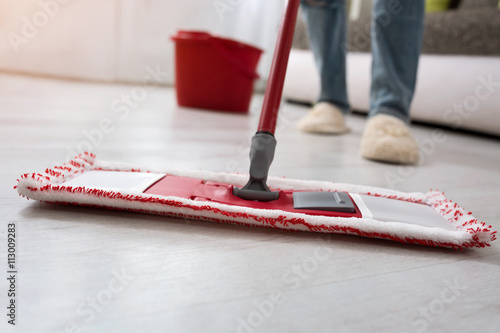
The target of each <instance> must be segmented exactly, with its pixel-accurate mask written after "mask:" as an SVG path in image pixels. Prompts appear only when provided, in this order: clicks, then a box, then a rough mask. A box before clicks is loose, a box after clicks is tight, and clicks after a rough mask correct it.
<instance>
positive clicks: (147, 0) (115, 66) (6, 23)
mask: <svg viewBox="0 0 500 333" xmlns="http://www.w3.org/2000/svg"><path fill="white" fill-rule="evenodd" d="M283 3H284V1H283V0H274V1H266V0H187V1H178V0H177V1H173V0H144V1H134V0H107V1H106V0H101V1H99V0H23V1H22V2H19V1H12V0H0V70H2V69H3V70H8V71H18V72H26V73H35V74H42V75H53V76H61V77H69V78H78V79H90V80H103V81H130V82H134V81H140V80H142V78H143V76H144V75H145V73H146V68H147V67H148V66H149V67H153V68H154V67H156V66H158V65H159V66H160V68H161V69H162V71H165V72H168V73H171V75H169V76H168V78H167V79H165V80H164V82H165V83H172V82H173V77H174V76H173V64H174V59H173V50H174V45H173V42H171V41H170V39H169V36H171V35H173V34H175V32H176V31H177V30H179V29H196V30H206V31H209V32H212V33H215V34H219V35H222V36H226V37H231V38H236V39H239V40H241V41H244V42H248V43H251V44H253V45H255V46H258V47H261V48H263V49H264V50H265V51H266V53H265V56H264V57H263V58H262V61H261V64H260V66H259V73H260V74H261V76H264V77H265V76H266V75H267V72H268V70H269V66H270V62H271V56H272V50H273V48H274V43H275V39H276V36H277V29H278V24H279V20H280V17H281V11H282V7H283Z"/></svg>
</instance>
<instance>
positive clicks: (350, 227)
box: [15, 0, 496, 249]
mask: <svg viewBox="0 0 500 333" xmlns="http://www.w3.org/2000/svg"><path fill="white" fill-rule="evenodd" d="M298 7H299V0H290V1H288V3H287V6H286V9H285V14H284V16H283V19H282V23H281V28H280V33H279V36H278V42H277V46H276V50H275V53H274V58H273V63H272V67H271V73H270V76H269V83H268V86H267V89H266V94H265V98H264V102H263V107H262V113H261V117H260V121H259V126H258V130H257V133H256V134H255V135H254V136H253V138H252V141H251V148H250V172H249V175H241V174H228V173H216V172H208V171H186V170H168V169H165V170H153V169H150V168H147V167H146V168H144V167H138V166H131V165H126V164H122V163H116V162H104V161H99V160H97V159H96V158H95V155H94V154H91V153H83V154H80V155H79V156H76V157H75V158H74V159H73V160H71V161H69V162H68V163H66V164H63V165H61V166H56V167H54V168H52V169H46V170H45V171H44V172H40V173H32V174H24V175H22V176H21V178H20V179H19V180H18V183H17V186H16V187H15V188H17V191H18V192H19V194H20V195H22V196H25V197H27V198H31V199H35V200H40V201H44V202H49V203H59V204H74V205H82V206H91V207H105V208H109V209H118V210H126V211H132V212H141V213H150V214H159V215H166V216H173V217H180V218H187V219H196V220H204V221H212V222H219V223H232V224H239V225H244V226H260V227H269V228H275V229H284V230H294V231H311V232H322V233H340V234H350V235H359V236H364V237H374V238H382V239H388V240H393V241H398V242H402V243H410V244H421V245H428V246H441V247H450V248H454V249H461V248H468V247H485V246H489V243H490V242H491V241H493V240H495V239H496V235H495V234H496V231H492V228H491V226H489V225H486V224H485V223H484V222H479V221H478V220H477V219H475V218H474V217H473V216H472V214H471V213H470V212H467V211H466V210H464V209H463V208H461V207H460V206H459V205H457V204H456V203H453V202H451V201H450V200H448V199H447V198H446V197H445V196H444V194H443V193H441V192H439V191H430V192H428V193H427V194H424V193H403V192H398V191H393V190H389V189H383V188H375V187H369V186H363V185H351V184H341V183H331V182H318V181H303V180H291V179H284V178H275V177H268V171H269V167H270V165H271V163H272V160H273V157H274V151H275V147H276V139H275V137H274V131H275V127H276V120H277V117H278V111H279V105H280V101H281V94H282V90H283V82H284V77H285V72H286V66H287V62H288V55H289V52H290V48H291V42H292V37H293V31H294V25H295V21H296V17H297V11H298Z"/></svg>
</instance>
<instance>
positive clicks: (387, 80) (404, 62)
mask: <svg viewBox="0 0 500 333" xmlns="http://www.w3.org/2000/svg"><path fill="white" fill-rule="evenodd" d="M424 14H425V4H424V0H375V2H374V5H373V18H372V32H371V41H372V43H371V47H372V54H373V61H372V85H371V92H370V113H369V115H370V116H374V115H376V114H387V115H390V116H394V117H397V118H399V119H401V120H402V121H404V122H406V123H409V120H410V103H411V100H412V98H413V92H414V90H415V82H416V78H417V67H418V59H419V56H420V50H421V47H422V36H423V22H424Z"/></svg>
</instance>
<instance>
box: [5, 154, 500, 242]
mask: <svg viewBox="0 0 500 333" xmlns="http://www.w3.org/2000/svg"><path fill="white" fill-rule="evenodd" d="M95 170H99V171H122V172H142V173H162V174H166V175H174V176H181V177H192V178H200V179H203V180H206V181H218V182H222V183H227V184H233V185H236V186H242V185H244V184H245V183H246V181H247V180H248V176H247V175H243V174H229V173H216V172H208V171H186V170H184V171H181V170H161V171H159V170H151V169H143V168H137V167H132V166H130V165H126V164H123V163H114V162H104V161H98V160H96V159H95V155H94V154H91V153H83V154H80V155H79V156H77V157H75V158H74V159H73V160H71V161H69V162H67V163H66V164H63V165H61V166H56V167H54V168H52V169H46V170H45V172H43V173H31V174H30V173H27V174H24V175H22V176H21V178H20V179H18V183H17V186H15V188H17V191H18V192H19V194H20V195H22V196H24V197H27V198H31V199H35V200H40V201H44V202H48V203H58V204H74V205H82V206H93V207H105V208H109V209H118V210H126V211H132V212H140V213H149V214H158V215H166V216H173V217H179V218H187V219H195V220H204V221H212V222H219V223H232V224H238V225H244V226H249V227H250V226H252V227H253V226H260V227H269V228H276V229H284V230H295V231H312V232H323V233H339V234H350V235H358V236H364V237H373V238H382V239H388V240H392V241H397V242H401V243H410V244H420V245H427V246H439V247H449V248H454V249H462V248H472V247H485V246H489V245H490V244H489V243H490V242H492V241H494V240H495V239H496V231H492V227H491V226H490V225H487V224H485V223H484V222H479V221H478V220H477V219H476V218H474V217H473V216H472V214H471V213H470V212H468V211H466V210H464V209H463V208H461V207H460V206H459V205H458V204H456V203H454V202H452V201H451V200H449V199H447V198H446V197H445V195H444V193H442V192H439V191H436V190H431V191H430V192H428V193H427V194H424V193H418V192H415V193H404V192H398V191H393V190H389V189H383V188H375V187H369V186H363V185H351V184H341V183H330V182H319V181H303V180H290V179H285V178H272V177H270V178H269V179H268V185H269V186H270V187H272V188H275V189H283V190H287V189H293V190H313V191H338V192H349V193H358V194H364V195H369V196H376V197H384V198H390V199H395V200H403V201H409V202H415V203H421V204H426V205H429V206H431V207H433V208H434V209H435V210H436V211H437V212H438V213H439V214H440V215H441V216H443V217H444V218H445V219H446V220H447V221H448V222H449V223H450V224H451V225H452V226H453V227H454V228H455V230H445V229H441V228H432V227H425V226H420V225H413V224H408V223H401V222H397V221H395V222H382V221H378V220H375V219H373V218H367V217H362V218H354V217H349V218H346V217H331V216H321V215H307V214H303V213H299V212H297V213H295V212H285V211H282V210H270V209H255V208H249V207H240V206H234V205H227V204H221V203H217V202H209V201H193V200H190V199H186V198H180V197H174V196H161V195H153V194H147V193H143V192H142V191H135V190H132V191H125V190H124V191H114V190H109V189H99V188H92V187H82V186H76V187H75V186H65V185H63V183H64V182H65V181H68V180H69V179H72V178H74V177H76V176H78V175H80V174H83V173H85V172H88V171H95Z"/></svg>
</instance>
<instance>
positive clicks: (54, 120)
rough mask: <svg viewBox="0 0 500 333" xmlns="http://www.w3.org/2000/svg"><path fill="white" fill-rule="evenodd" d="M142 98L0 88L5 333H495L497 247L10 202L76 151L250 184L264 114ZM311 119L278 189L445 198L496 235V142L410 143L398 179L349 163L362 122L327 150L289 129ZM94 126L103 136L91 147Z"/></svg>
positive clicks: (396, 169) (30, 83) (3, 84)
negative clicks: (311, 186) (11, 246)
mask: <svg viewBox="0 0 500 333" xmlns="http://www.w3.org/2000/svg"><path fill="white" fill-rule="evenodd" d="M142 93H143V91H142V90H140V89H138V88H134V86H127V85H109V84H97V83H84V82H70V81H58V80H52V79H43V78H30V77H24V76H14V75H7V74H1V75H0V151H1V170H2V177H1V179H0V186H1V190H0V199H1V201H0V202H1V207H2V217H1V219H0V221H1V222H2V223H1V225H0V235H1V244H2V245H1V247H0V248H1V250H0V251H1V252H2V255H1V258H2V259H1V262H2V263H1V265H0V267H1V269H2V274H4V275H3V276H5V275H7V278H8V277H9V275H8V274H7V270H8V267H7V245H6V238H7V228H8V226H7V225H8V224H9V223H14V224H15V225H16V246H17V248H16V249H17V259H16V260H17V261H16V265H17V266H16V269H17V270H18V273H17V281H16V282H17V285H16V292H17V295H16V297H17V298H16V315H17V316H16V326H15V327H13V326H12V325H9V324H8V323H7V320H8V319H9V318H8V316H6V314H7V313H8V311H9V310H8V309H6V307H7V306H9V304H8V298H7V291H8V289H9V282H8V280H7V279H6V278H2V279H1V281H2V282H1V283H0V290H1V292H0V295H1V296H0V302H1V308H2V309H3V310H2V313H3V314H2V318H3V319H2V323H1V324H0V326H1V327H2V329H1V331H2V332H51V333H52V332H57V333H61V332H138V331H142V332H244V333H250V332H470V331H476V332H498V331H499V329H500V257H499V254H500V241H495V242H493V244H492V246H491V247H488V248H483V249H473V250H463V251H454V250H448V249H438V248H428V247H422V246H409V245H402V244H397V243H392V242H389V241H384V240H377V239H368V238H361V237H354V236H344V235H322V234H314V233H305V232H304V233H291V232H285V231H276V230H267V229H261V228H246V227H240V226H235V225H220V224H216V223H209V222H199V221H189V220H182V219H174V218H167V217H161V216H152V215H142V214H135V213H126V212H116V211H108V210H104V209H94V208H79V207H70V206H57V205H49V204H45V203H39V202H35V201H33V200H29V201H27V200H25V199H24V198H22V197H19V196H18V195H17V193H16V191H15V190H13V186H14V185H15V184H16V179H17V178H18V177H19V176H20V175H21V174H23V173H26V172H35V171H39V170H44V169H45V168H46V167H52V166H54V165H56V164H59V163H60V162H63V161H64V160H66V158H68V157H71V156H72V155H74V152H75V151H77V150H78V149H82V148H88V149H91V150H92V151H93V152H94V153H96V154H97V157H98V158H99V159H102V160H115V161H122V162H128V163H137V164H142V165H144V164H146V165H150V166H151V167H155V168H158V167H162V166H165V167H179V168H188V169H206V170H213V171H222V172H225V171H229V172H246V171H247V168H248V146H249V139H250V137H251V135H252V134H253V132H254V130H255V128H256V124H257V121H258V112H259V108H260V104H261V102H262V96H259V95H256V96H255V97H254V99H253V103H252V107H251V112H250V115H238V114H227V113H220V112H210V111H203V110H194V109H185V108H179V107H177V106H176V102H175V93H174V90H173V89H171V88H164V87H151V89H149V90H147V91H146V93H145V94H142ZM127 96H129V97H127ZM127 98H128V99H129V102H128V103H129V104H128V105H127V104H126V101H127ZM305 112H306V109H305V108H304V107H301V106H295V105H289V104H284V106H283V108H282V112H281V117H280V121H279V124H278V131H277V135H276V136H277V139H278V148H277V151H276V157H275V161H274V163H273V165H272V168H271V174H272V175H274V176H286V177H288V178H299V179H308V180H328V181H338V182H345V183H356V184H366V185H372V186H381V187H389V188H394V189H397V190H402V191H422V192H424V191H427V190H429V189H430V188H434V189H435V188H437V189H440V190H443V191H445V192H446V194H447V196H448V197H449V198H450V199H452V200H454V201H456V202H458V203H459V204H461V205H462V206H463V207H465V208H466V209H468V210H471V211H472V212H473V213H474V215H475V216H476V217H477V218H478V219H479V220H482V221H485V222H487V223H488V224H491V225H493V227H494V229H495V230H499V229H500V204H499V202H500V145H499V143H500V140H498V139H494V138H488V137H481V136H477V135H471V134H466V133H460V132H456V131H452V130H444V132H443V133H441V132H439V131H441V130H439V129H436V128H433V127H427V126H425V127H424V126H418V125H414V126H413V132H414V134H415V136H416V138H417V139H418V140H419V142H420V143H421V145H422V148H423V161H422V163H421V164H420V165H419V166H417V167H401V166H396V165H390V164H382V163H376V162H371V161H367V160H364V159H362V158H361V157H360V156H359V154H358V149H359V142H360V138H361V134H362V129H363V126H364V124H365V120H366V118H365V117H364V116H360V115H352V116H351V117H350V119H349V124H350V126H351V128H352V131H351V132H350V133H349V134H347V135H343V136H322V135H308V134H303V133H300V132H299V131H298V130H297V129H296V128H295V123H296V121H297V119H298V118H299V117H301V116H302V115H303V114H305ZM103 119H108V120H109V121H111V122H112V126H111V128H107V129H108V130H107V133H103V132H100V133H101V134H100V135H99V134H96V133H97V129H98V128H99V126H100V125H101V122H103ZM436 134H439V138H440V139H439V140H436V137H437V136H436ZM89 138H90V139H89ZM318 253H319V254H320V257H321V260H317V259H315V258H317V257H318Z"/></svg>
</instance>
